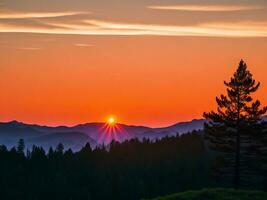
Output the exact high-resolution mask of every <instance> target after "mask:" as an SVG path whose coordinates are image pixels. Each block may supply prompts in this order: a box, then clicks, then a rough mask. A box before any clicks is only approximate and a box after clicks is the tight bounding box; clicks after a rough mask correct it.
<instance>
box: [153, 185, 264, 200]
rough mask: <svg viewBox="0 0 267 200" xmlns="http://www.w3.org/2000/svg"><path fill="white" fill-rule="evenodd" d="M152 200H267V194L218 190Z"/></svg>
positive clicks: (190, 192)
mask: <svg viewBox="0 0 267 200" xmlns="http://www.w3.org/2000/svg"><path fill="white" fill-rule="evenodd" d="M151 200H267V193H265V192H260V191H253V190H234V189H220V188H218V189H202V190H197V191H187V192H181V193H176V194H171V195H168V196H163V197H158V198H154V199H151Z"/></svg>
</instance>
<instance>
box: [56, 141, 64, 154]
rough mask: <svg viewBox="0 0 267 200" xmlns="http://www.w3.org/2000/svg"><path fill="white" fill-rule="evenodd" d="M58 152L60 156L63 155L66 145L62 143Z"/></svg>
mask: <svg viewBox="0 0 267 200" xmlns="http://www.w3.org/2000/svg"><path fill="white" fill-rule="evenodd" d="M56 152H57V153H58V154H60V155H63V152H64V145H63V144H62V143H59V144H58V145H57V147H56Z"/></svg>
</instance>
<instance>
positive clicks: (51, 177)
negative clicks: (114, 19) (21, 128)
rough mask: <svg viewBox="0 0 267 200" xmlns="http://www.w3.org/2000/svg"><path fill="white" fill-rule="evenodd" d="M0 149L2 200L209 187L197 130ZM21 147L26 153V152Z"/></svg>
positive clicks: (134, 195)
mask: <svg viewBox="0 0 267 200" xmlns="http://www.w3.org/2000/svg"><path fill="white" fill-rule="evenodd" d="M24 147H25V145H24V142H23V140H20V141H19V142H18V145H17V147H14V148H11V149H9V150H8V149H7V148H6V147H5V146H1V147H0V158H1V159H0V173H1V178H0V189H1V196H2V197H3V199H27V200H31V199H35V200H36V199H129V200H131V199H133V200H136V199H141V198H144V197H146V198H150V197H156V196H159V195H165V194H169V193H172V192H177V191H184V190H188V189H194V188H195V189H199V188H202V187H210V186H214V182H213V181H212V179H211V176H210V174H211V172H210V167H209V166H210V164H209V163H210V162H211V157H212V156H211V155H209V154H207V152H206V148H205V145H204V142H203V139H202V134H201V132H196V131H195V132H192V133H188V134H184V135H181V136H178V135H177V136H175V137H165V138H162V139H161V140H156V141H153V142H152V141H150V140H148V139H144V140H143V141H140V140H138V139H132V140H129V141H125V142H122V143H118V142H115V141H113V142H112V143H111V144H110V145H108V146H98V147H97V148H95V149H92V148H91V147H90V144H86V145H85V146H84V147H83V148H82V149H81V150H80V151H78V152H73V151H72V150H71V149H66V150H64V146H63V145H62V144H59V145H58V146H57V148H55V149H52V148H50V149H49V151H48V152H45V150H44V149H43V148H42V147H37V146H33V147H32V149H31V150H30V151H29V150H27V151H26V150H25V149H24ZM25 151H26V152H25Z"/></svg>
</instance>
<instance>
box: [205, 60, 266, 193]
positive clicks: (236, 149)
mask: <svg viewBox="0 0 267 200" xmlns="http://www.w3.org/2000/svg"><path fill="white" fill-rule="evenodd" d="M224 84H225V86H226V87H227V95H221V96H220V97H217V98H216V102H217V104H218V108H217V112H215V111H211V112H209V113H204V114H203V116H204V118H205V119H207V120H208V122H207V123H206V124H205V126H204V129H205V135H206V138H207V139H208V140H209V143H210V146H211V148H212V149H213V150H215V151H218V152H220V153H221V154H220V155H222V157H223V160H224V163H225V167H224V168H223V169H221V171H220V173H221V174H222V175H223V176H224V177H230V178H233V184H234V186H235V188H239V187H240V184H241V178H242V177H243V174H244V176H245V175H246V174H247V172H248V171H249V169H248V165H247V164H246V163H247V162H246V161H247V158H248V157H249V152H252V151H251V149H253V148H252V147H254V150H255V149H257V150H258V151H260V150H261V148H260V145H255V144H256V143H257V139H260V138H262V137H260V136H261V135H264V133H263V131H262V130H263V129H262V127H263V122H262V120H261V119H262V116H263V115H264V114H265V113H266V111H267V107H264V108H261V104H260V101H258V100H256V101H253V98H252V96H251V95H252V94H253V93H254V92H256V91H257V90H258V88H259V86H260V83H259V82H256V81H255V80H254V79H253V76H252V74H251V73H250V72H249V70H248V69H247V65H246V63H245V62H244V61H243V60H241V61H240V63H239V66H238V68H237V70H236V72H235V73H234V75H233V77H232V78H231V80H230V81H229V82H224ZM250 155H251V154H250ZM241 172H242V173H243V174H241Z"/></svg>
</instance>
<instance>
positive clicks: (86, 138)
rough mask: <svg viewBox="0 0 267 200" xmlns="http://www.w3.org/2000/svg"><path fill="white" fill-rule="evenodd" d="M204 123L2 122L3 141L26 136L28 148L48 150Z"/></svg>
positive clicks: (0, 138)
mask: <svg viewBox="0 0 267 200" xmlns="http://www.w3.org/2000/svg"><path fill="white" fill-rule="evenodd" d="M204 122H205V120H203V119H194V120H192V121H188V122H179V123H176V124H174V125H171V126H167V127H162V128H150V127H146V126H135V125H125V124H116V126H114V127H108V126H107V125H106V124H105V123H85V124H78V125H75V126H71V127H68V126H56V127H51V126H41V125H37V124H26V123H23V122H18V121H15V120H14V121H11V122H0V144H4V145H6V146H8V147H12V146H15V145H16V144H17V141H18V140H19V139H20V138H23V139H24V140H25V143H26V146H27V147H28V148H30V147H31V146H32V145H33V144H34V145H38V146H43V147H44V148H45V149H47V148H49V147H50V146H52V147H56V145H57V144H58V143H60V142H61V143H63V144H64V146H65V148H72V149H73V150H75V151H76V150H79V149H80V148H81V147H82V146H84V145H85V144H86V143H87V142H89V143H90V144H91V145H92V146H96V145H98V144H102V143H104V144H108V143H109V142H111V141H112V140H117V141H120V142H121V141H124V140H127V139H131V138H138V139H143V138H149V139H152V140H154V139H157V138H162V137H165V136H174V135H177V134H184V133H187V132H191V131H193V130H199V129H202V128H203V124H204Z"/></svg>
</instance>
